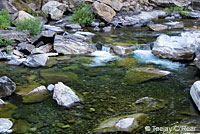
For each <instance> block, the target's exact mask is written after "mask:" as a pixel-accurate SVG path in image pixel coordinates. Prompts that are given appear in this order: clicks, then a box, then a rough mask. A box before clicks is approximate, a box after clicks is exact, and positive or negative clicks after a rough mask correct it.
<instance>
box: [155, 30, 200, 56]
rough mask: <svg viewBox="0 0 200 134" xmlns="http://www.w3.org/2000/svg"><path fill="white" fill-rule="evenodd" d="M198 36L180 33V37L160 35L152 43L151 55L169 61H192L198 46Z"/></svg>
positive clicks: (196, 34) (199, 42)
mask: <svg viewBox="0 0 200 134" xmlns="http://www.w3.org/2000/svg"><path fill="white" fill-rule="evenodd" d="M199 38H200V36H199V34H198V32H196V33H195V32H193V33H189V32H186V33H182V34H181V36H171V37H170V36H168V35H165V34H162V35H160V36H159V37H158V38H157V40H156V42H155V43H154V46H153V49H152V53H153V54H154V55H155V56H157V57H159V58H164V59H170V60H192V59H193V58H194V52H195V50H196V48H197V47H198V46H199V44H200V41H199Z"/></svg>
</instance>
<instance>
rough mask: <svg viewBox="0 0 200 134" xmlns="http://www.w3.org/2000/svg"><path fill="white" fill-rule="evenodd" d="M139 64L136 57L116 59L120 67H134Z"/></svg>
mask: <svg viewBox="0 0 200 134" xmlns="http://www.w3.org/2000/svg"><path fill="white" fill-rule="evenodd" d="M137 64H138V62H137V60H136V59H134V58H123V59H122V60H117V61H116V65H117V66H119V67H126V68H132V67H136V66H137Z"/></svg>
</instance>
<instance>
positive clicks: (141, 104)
mask: <svg viewBox="0 0 200 134" xmlns="http://www.w3.org/2000/svg"><path fill="white" fill-rule="evenodd" d="M166 104H167V102H166V101H164V100H161V99H155V98H151V97H144V98H141V99H139V100H137V101H136V102H135V107H134V108H133V109H134V110H136V111H142V112H150V111H157V110H160V109H162V108H164V107H165V106H166Z"/></svg>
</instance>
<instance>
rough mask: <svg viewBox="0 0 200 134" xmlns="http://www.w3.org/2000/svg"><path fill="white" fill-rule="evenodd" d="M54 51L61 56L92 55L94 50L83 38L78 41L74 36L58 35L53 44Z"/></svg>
mask: <svg viewBox="0 0 200 134" xmlns="http://www.w3.org/2000/svg"><path fill="white" fill-rule="evenodd" d="M53 47H54V50H55V51H56V52H57V53H60V54H65V55H67V54H74V55H80V54H86V53H91V52H93V51H94V50H93V49H92V48H90V46H89V44H88V43H86V42H84V41H83V40H82V38H81V39H80V38H79V39H78V38H77V36H74V35H70V34H69V35H66V36H64V37H63V36H61V35H56V36H55V39H54V44H53Z"/></svg>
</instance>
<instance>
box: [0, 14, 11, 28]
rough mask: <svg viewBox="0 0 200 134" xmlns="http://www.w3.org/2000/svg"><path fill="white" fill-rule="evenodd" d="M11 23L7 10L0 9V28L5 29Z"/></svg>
mask: <svg viewBox="0 0 200 134" xmlns="http://www.w3.org/2000/svg"><path fill="white" fill-rule="evenodd" d="M10 25H11V16H10V14H9V12H8V11H7V10H0V29H3V30H6V29H8V28H9V27H10Z"/></svg>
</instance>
